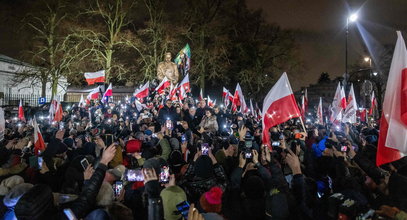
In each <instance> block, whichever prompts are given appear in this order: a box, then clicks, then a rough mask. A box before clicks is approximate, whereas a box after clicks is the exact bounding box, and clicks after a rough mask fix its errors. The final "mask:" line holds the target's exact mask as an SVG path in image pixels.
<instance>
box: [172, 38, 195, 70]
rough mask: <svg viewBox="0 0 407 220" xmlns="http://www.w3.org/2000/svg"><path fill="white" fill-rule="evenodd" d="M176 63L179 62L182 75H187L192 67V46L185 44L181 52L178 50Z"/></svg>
mask: <svg viewBox="0 0 407 220" xmlns="http://www.w3.org/2000/svg"><path fill="white" fill-rule="evenodd" d="M174 63H175V64H177V67H178V69H179V70H180V73H181V74H182V76H185V75H187V74H188V73H189V70H190V68H191V48H190V47H189V44H187V45H185V47H184V48H182V50H180V52H178V54H177V56H176V57H175V59H174Z"/></svg>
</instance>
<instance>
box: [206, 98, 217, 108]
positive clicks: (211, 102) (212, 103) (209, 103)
mask: <svg viewBox="0 0 407 220" xmlns="http://www.w3.org/2000/svg"><path fill="white" fill-rule="evenodd" d="M208 106H209V107H211V108H213V106H215V104H214V102H213V100H212V99H211V98H210V97H209V96H208Z"/></svg>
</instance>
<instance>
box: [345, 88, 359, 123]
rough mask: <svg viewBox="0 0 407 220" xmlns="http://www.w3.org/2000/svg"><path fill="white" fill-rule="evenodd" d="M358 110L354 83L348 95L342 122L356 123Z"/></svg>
mask: <svg viewBox="0 0 407 220" xmlns="http://www.w3.org/2000/svg"><path fill="white" fill-rule="evenodd" d="M357 110H358V104H357V102H356V97H355V91H354V90H353V84H352V85H351V86H350V91H349V95H348V104H347V105H346V109H345V111H344V112H343V118H342V122H343V123H346V122H349V123H356V111H357Z"/></svg>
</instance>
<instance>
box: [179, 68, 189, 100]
mask: <svg viewBox="0 0 407 220" xmlns="http://www.w3.org/2000/svg"><path fill="white" fill-rule="evenodd" d="M178 91H179V94H178V98H179V100H184V99H185V98H186V97H187V93H189V92H191V86H190V84H189V74H187V75H185V77H184V79H183V80H182V81H181V83H180V84H179V87H178Z"/></svg>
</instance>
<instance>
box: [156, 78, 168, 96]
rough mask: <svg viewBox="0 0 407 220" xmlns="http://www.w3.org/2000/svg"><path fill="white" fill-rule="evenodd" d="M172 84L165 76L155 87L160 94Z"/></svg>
mask: <svg viewBox="0 0 407 220" xmlns="http://www.w3.org/2000/svg"><path fill="white" fill-rule="evenodd" d="M170 86H171V82H170V81H169V80H168V78H167V77H164V79H163V80H162V81H161V83H160V84H159V85H158V86H157V88H155V91H157V92H158V94H163V93H164V90H165V89H166V88H168V87H170Z"/></svg>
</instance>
